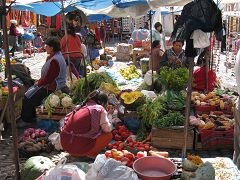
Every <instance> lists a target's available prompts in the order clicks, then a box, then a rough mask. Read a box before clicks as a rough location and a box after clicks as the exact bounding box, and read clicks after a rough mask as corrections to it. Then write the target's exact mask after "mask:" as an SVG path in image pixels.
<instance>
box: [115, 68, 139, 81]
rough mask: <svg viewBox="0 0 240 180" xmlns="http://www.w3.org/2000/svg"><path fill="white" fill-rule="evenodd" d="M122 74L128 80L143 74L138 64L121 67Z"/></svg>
mask: <svg viewBox="0 0 240 180" xmlns="http://www.w3.org/2000/svg"><path fill="white" fill-rule="evenodd" d="M119 72H120V74H121V75H122V76H123V77H124V79H126V80H131V79H133V78H139V77H140V76H141V74H140V73H139V72H138V71H137V68H136V66H134V65H130V66H129V67H126V68H122V69H120V71H119Z"/></svg>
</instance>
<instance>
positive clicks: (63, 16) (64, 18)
mask: <svg viewBox="0 0 240 180" xmlns="http://www.w3.org/2000/svg"><path fill="white" fill-rule="evenodd" d="M61 4H62V20H63V28H64V34H65V36H66V50H67V52H68V51H69V48H68V33H67V23H66V17H65V14H64V11H65V10H64V9H65V8H64V3H63V0H61ZM67 61H68V70H69V77H70V80H71V85H72V81H73V80H72V72H71V65H70V63H71V62H70V57H69V55H67Z"/></svg>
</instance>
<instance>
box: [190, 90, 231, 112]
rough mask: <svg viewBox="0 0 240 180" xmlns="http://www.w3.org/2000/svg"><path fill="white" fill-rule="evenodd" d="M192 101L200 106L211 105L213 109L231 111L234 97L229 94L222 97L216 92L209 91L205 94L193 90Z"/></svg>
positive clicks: (210, 108)
mask: <svg viewBox="0 0 240 180" xmlns="http://www.w3.org/2000/svg"><path fill="white" fill-rule="evenodd" d="M191 100H192V102H193V103H194V104H195V105H196V106H198V107H200V106H205V107H207V106H210V107H209V108H208V110H209V111H211V110H223V111H228V112H231V111H232V108H233V106H234V101H235V100H234V99H233V98H232V97H231V96H229V95H222V97H220V96H218V95H217V94H216V92H209V93H208V94H203V93H199V92H192V97H191Z"/></svg>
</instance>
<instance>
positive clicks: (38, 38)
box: [34, 32, 43, 49]
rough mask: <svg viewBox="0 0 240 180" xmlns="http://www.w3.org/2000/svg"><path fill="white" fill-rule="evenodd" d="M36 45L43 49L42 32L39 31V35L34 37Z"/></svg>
mask: <svg viewBox="0 0 240 180" xmlns="http://www.w3.org/2000/svg"><path fill="white" fill-rule="evenodd" d="M34 46H35V47H36V48H37V49H41V48H42V46H43V40H42V35H41V33H40V32H38V33H37V36H36V37H35V39H34Z"/></svg>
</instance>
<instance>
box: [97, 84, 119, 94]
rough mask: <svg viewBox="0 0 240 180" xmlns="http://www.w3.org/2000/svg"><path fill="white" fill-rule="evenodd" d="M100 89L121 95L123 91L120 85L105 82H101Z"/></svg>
mask: <svg viewBox="0 0 240 180" xmlns="http://www.w3.org/2000/svg"><path fill="white" fill-rule="evenodd" d="M99 89H100V90H101V91H103V92H106V93H107V94H114V95H119V94H120V92H121V90H120V89H118V87H116V86H114V85H112V84H110V83H105V82H102V83H101V85H100V87H99Z"/></svg>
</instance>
